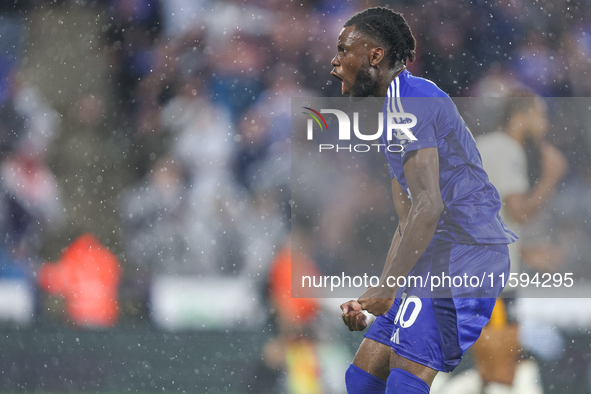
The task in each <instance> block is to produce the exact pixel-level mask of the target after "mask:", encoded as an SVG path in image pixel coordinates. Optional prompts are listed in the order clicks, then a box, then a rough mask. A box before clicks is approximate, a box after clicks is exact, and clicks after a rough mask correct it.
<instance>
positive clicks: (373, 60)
mask: <svg viewBox="0 0 591 394" xmlns="http://www.w3.org/2000/svg"><path fill="white" fill-rule="evenodd" d="M383 58H384V48H382V47H377V48H373V49H372V50H371V51H370V52H369V64H370V65H371V66H372V67H375V66H377V65H378V64H379V63H380V62H381V61H382V59H383Z"/></svg>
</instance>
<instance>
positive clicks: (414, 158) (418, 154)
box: [404, 148, 443, 217]
mask: <svg viewBox="0 0 591 394" xmlns="http://www.w3.org/2000/svg"><path fill="white" fill-rule="evenodd" d="M404 175H405V177H406V183H407V184H408V189H409V190H410V194H411V196H412V199H413V205H414V204H415V203H417V204H418V203H419V202H420V203H421V204H425V205H424V207H425V208H426V209H428V210H429V212H428V213H433V215H436V216H437V217H439V215H440V214H441V211H442V210H443V200H442V198H441V190H440V188H439V154H438V151H437V148H425V149H420V150H417V151H414V152H409V153H408V157H407V158H406V160H405V162H404Z"/></svg>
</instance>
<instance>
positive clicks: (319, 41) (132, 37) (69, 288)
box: [0, 0, 591, 393]
mask: <svg viewBox="0 0 591 394" xmlns="http://www.w3.org/2000/svg"><path fill="white" fill-rule="evenodd" d="M383 4H386V2H380V1H359V2H342V1H334V0H333V1H330V0H326V1H321V0H318V1H312V0H309V1H303V0H302V1H297V2H292V1H279V0H266V1H265V0H259V1H256V0H252V1H245V2H242V1H231V0H227V1H223V0H219V1H206V0H160V1H159V0H111V1H109V0H102V1H88V0H77V1H74V0H53V1H43V0H16V1H14V2H13V1H10V2H1V3H0V13H1V17H0V100H1V101H2V107H1V108H0V135H1V139H0V152H1V156H0V159H1V162H0V174H1V178H0V180H1V182H2V188H1V201H2V205H1V206H0V228H1V229H2V234H3V238H4V242H3V244H2V245H1V246H0V264H1V266H0V285H1V286H0V319H2V328H1V332H0V350H1V356H0V371H1V372H2V373H1V374H0V392H32V391H35V392H54V393H57V392H162V391H173V392H187V393H204V392H232V393H242V392H261V393H263V392H280V391H286V392H298V391H297V388H296V387H295V386H294V385H293V382H294V379H296V381H297V379H303V380H300V382H302V381H305V380H306V379H311V382H310V383H309V384H310V385H312V386H310V387H314V384H315V383H314V379H313V378H310V376H315V374H316V373H318V372H319V371H322V374H323V375H322V379H321V380H322V381H323V382H324V385H325V387H324V391H325V392H327V393H328V392H339V390H342V381H341V379H342V371H344V368H346V365H347V360H350V359H351V356H352V351H353V349H354V348H355V346H356V344H357V342H358V340H359V338H360V335H353V334H349V333H348V332H345V330H344V327H343V326H342V325H341V324H340V323H339V318H338V316H339V313H338V307H336V305H338V303H336V305H335V302H334V300H333V301H332V304H331V300H321V301H319V302H320V304H318V305H316V306H318V308H320V312H318V314H317V315H316V316H312V315H311V316H307V317H306V319H308V320H307V321H306V322H304V323H303V324H301V325H294V324H291V322H290V318H291V317H292V316H289V314H288V315H287V317H283V318H282V317H281V316H280V315H281V308H282V306H281V305H280V304H281V303H280V302H278V301H277V298H281V296H280V295H279V296H278V295H277V293H278V292H279V293H280V292H281V289H277V286H275V287H273V286H269V276H271V277H273V278H275V279H276V277H278V276H281V273H278V271H277V270H279V271H280V269H279V268H277V270H276V271H273V272H272V270H271V266H272V264H273V263H275V267H277V266H281V264H280V263H281V261H280V260H281V257H282V255H281V251H282V250H284V248H285V247H287V246H286V245H287V242H288V241H287V240H288V238H289V236H290V234H289V217H290V209H289V207H290V201H289V199H290V179H289V174H290V167H289V164H290V163H289V154H290V146H289V141H290V133H291V128H290V112H291V108H290V101H289V99H290V97H300V96H340V85H339V84H337V83H334V80H333V79H331V77H330V75H329V72H330V70H331V66H330V60H331V59H332V57H333V56H334V53H335V42H336V37H337V35H338V32H339V31H340V28H341V26H342V24H343V23H344V22H345V21H346V20H347V19H348V18H349V17H350V16H351V15H352V14H353V13H354V12H356V11H358V10H361V9H364V8H366V7H367V6H371V5H383ZM390 5H391V6H392V7H393V8H395V9H396V10H399V11H402V12H403V13H404V15H405V16H406V17H407V19H408V20H409V23H410V25H411V27H412V30H413V33H414V35H415V37H416V38H417V41H418V57H417V60H416V61H415V62H414V63H412V64H411V65H409V69H410V70H411V71H412V72H413V73H415V74H416V75H420V76H424V77H426V78H429V79H431V80H433V81H434V82H435V83H437V84H438V85H439V86H440V87H441V88H442V89H443V90H444V91H446V92H447V93H449V94H450V95H451V96H455V97H482V96H492V97H496V96H503V94H506V92H507V91H508V90H509V88H510V87H514V86H516V85H519V84H523V85H525V86H527V87H529V88H531V89H532V90H534V91H535V92H537V93H538V94H540V95H542V96H545V97H588V96H590V95H591V78H589V75H588V72H589V71H590V70H591V56H590V53H591V3H589V2H588V1H587V2H585V1H573V0H568V1H567V0H564V1H558V0H555V1H549V0H548V1H537V2H534V1H519V0H518V1H508V2H500V3H498V2H487V1H480V0H478V1H471V2H462V3H460V4H458V3H457V2H452V1H446V0H443V1H431V2H423V1H422V2H414V1H399V2H392V3H390ZM568 103H569V102H567V103H566V104H565V105H564V107H571V106H570V105H569V104H568ZM585 106H586V101H583V104H581V108H582V109H583V110H582V112H580V113H578V116H579V118H577V119H579V120H580V121H579V122H578V123H577V124H576V125H571V127H564V128H563V129H560V130H553V131H552V132H551V133H550V135H549V136H548V139H549V140H550V141H551V142H552V143H554V144H555V145H556V146H557V147H558V148H559V149H560V150H561V151H562V152H563V153H565V155H566V157H567V159H568V161H569V172H568V174H567V176H566V177H565V179H564V183H563V185H562V189H561V190H560V191H559V192H558V193H556V197H555V199H554V200H553V201H551V202H550V203H549V204H548V205H547V207H546V208H545V209H546V212H544V213H542V215H541V217H542V219H540V220H542V223H545V226H540V225H539V223H538V227H537V229H536V230H535V231H533V230H532V233H533V234H534V235H532V238H534V239H535V238H536V237H538V239H539V238H540V237H545V238H547V239H549V240H550V243H551V244H552V245H554V246H555V247H556V248H559V249H560V252H558V253H559V255H560V256H561V257H560V259H558V260H560V261H561V269H563V270H570V271H575V272H577V273H578V275H579V276H588V274H589V272H591V269H590V267H591V261H590V257H589V256H591V254H590V253H589V252H590V250H589V248H590V245H591V242H589V241H591V229H589V226H590V223H591V218H590V216H591V215H590V208H591V198H590V197H591V162H590V161H589V153H590V151H589V149H590V146H591V145H590V144H591V130H590V129H591V126H590V122H589V120H591V119H590V117H589V113H585V111H584V110H585V109H587V110H588V108H587V107H585ZM471 126H472V125H471ZM481 131H485V130H481ZM379 159H381V158H379V157H378V158H376V161H375V162H373V161H368V162H367V163H365V164H364V165H362V166H361V167H360V168H357V169H356V170H355V171H347V173H346V174H345V173H344V170H343V171H342V172H341V171H335V169H332V170H330V169H327V170H326V171H320V172H319V173H318V174H317V175H318V179H319V181H318V186H322V187H324V188H326V190H327V191H326V193H325V194H326V195H327V196H329V197H331V198H320V197H318V199H317V200H316V201H315V204H317V206H318V207H319V208H318V212H321V217H320V218H319V219H315V220H316V221H315V220H311V221H310V222H306V223H305V224H304V225H305V226H307V228H309V229H310V231H312V232H314V234H315V235H314V237H313V241H314V242H310V240H309V237H308V239H307V240H302V238H306V237H302V234H293V235H292V237H291V240H292V242H293V241H294V239H295V240H296V241H298V242H301V243H302V244H306V245H307V247H308V252H309V258H310V261H313V262H314V265H315V266H314V267H312V268H310V269H315V270H318V271H319V272H322V273H325V274H331V273H333V272H340V271H341V270H343V269H345V270H346V269H347V267H355V266H356V265H357V264H358V262H359V261H360V260H364V261H373V262H375V263H372V264H371V266H372V267H373V268H372V269H374V270H378V271H379V270H380V265H381V261H382V259H383V256H384V255H385V253H386V250H387V245H388V243H389V239H390V238H391V236H392V231H393V230H394V228H395V220H396V219H395V214H394V212H393V208H392V207H391V200H390V197H389V195H388V193H389V192H388V188H389V187H388V179H387V173H386V171H385V169H384V167H383V163H382V162H381V161H379ZM376 168H379V170H376ZM337 170H338V168H337ZM359 184H363V185H365V190H370V192H367V193H361V192H357V193H353V194H346V195H347V198H342V196H343V195H344V194H343V191H345V190H349V189H348V188H350V187H351V185H359ZM329 192H330V193H329ZM339 197H341V198H339ZM335 201H337V202H335ZM557 209H558V210H559V211H560V212H561V216H560V218H559V219H556V218H553V217H552V212H556V210H557ZM588 219H589V220H588ZM544 220H546V221H545V222H544ZM553 220H557V221H553ZM548 223H551V224H548ZM318 228H322V231H317V229H318ZM540 228H545V229H546V230H547V231H546V232H541V231H540V230H539V229H540ZM83 234H94V236H95V237H96V241H98V242H100V243H101V244H102V245H104V247H106V248H108V250H110V251H111V252H112V254H113V256H110V257H114V258H116V261H117V264H118V265H119V267H120V270H118V269H116V268H113V266H109V267H107V268H105V267H104V266H101V268H96V267H95V268H96V270H97V272H98V271H100V270H102V269H107V270H110V271H109V272H110V273H111V275H110V276H109V277H110V278H116V279H117V280H115V281H112V280H111V281H109V280H108V279H105V278H104V276H100V275H96V272H94V273H93V272H91V271H90V270H86V271H85V270H84V269H79V267H78V268H76V267H74V268H72V267H71V266H70V268H67V265H66V264H65V258H64V257H63V256H62V253H63V249H64V248H65V247H66V246H68V245H70V244H71V243H72V242H73V241H75V240H77V239H78V237H80V236H81V235H83ZM87 240H88V239H87ZM89 242H95V241H94V240H92V239H90V241H89ZM532 242H533V241H532ZM93 245H96V244H93ZM375 245H378V246H375ZM104 247H102V248H99V249H101V250H105V248H104ZM82 249H84V247H81V250H82ZM71 250H73V248H71ZM88 250H93V249H92V248H90V249H89V248H86V249H84V250H82V251H81V252H80V253H87V252H88ZM94 250H96V247H95V249H94ZM88 253H90V252H88ZM88 258H90V257H88ZM98 260H100V259H97V261H98ZM47 261H49V262H52V263H57V262H58V261H59V263H60V264H62V265H63V267H64V270H66V269H71V270H73V271H68V273H67V274H64V275H65V276H66V277H67V279H64V281H65V282H64V283H65V284H64V283H62V285H61V286H62V288H61V289H60V288H59V287H60V286H58V285H57V284H56V283H55V282H52V281H51V278H55V277H57V275H56V274H55V272H54V273H53V275H52V274H51V273H49V274H48V273H47V270H46V271H44V270H43V269H42V267H43V266H44V264H45V266H46V267H47V264H46V262H47ZM101 261H103V260H101ZM109 261H111V260H109ZM111 262H112V261H111ZM310 265H312V263H310ZM548 269H550V270H553V269H554V268H552V267H549V268H548ZM274 275H275V276H274ZM97 281H98V282H99V283H100V286H98V289H99V290H96V291H95V293H93V294H91V295H89V296H88V297H86V298H85V301H84V302H85V303H84V302H81V301H80V300H79V299H78V298H81V297H79V296H78V295H76V294H75V293H76V291H80V290H81V289H88V288H89V286H90V287H92V286H95V285H96V283H97ZM93 288H94V289H96V288H97V287H96V286H95V287H93ZM73 289H74V290H73ZM101 289H102V290H101ZM105 289H107V290H105ZM109 289H110V290H109ZM113 289H114V290H113ZM108 291H115V292H116V294H117V298H118V303H117V306H116V309H113V308H114V305H113V304H112V303H110V302H109V301H108V300H109V297H106V296H105V294H107V295H108V294H110V293H108ZM62 293H63V295H65V296H62ZM79 294H81V293H79ZM269 294H271V296H269ZM105 297H106V298H105ZM274 297H275V299H274ZM105 300H106V301H105ZM74 304H75V305H74ZM72 305H74V306H72ZM287 308H289V305H288V306H287ZM88 311H91V312H92V313H93V314H94V315H95V316H102V318H100V319H97V320H96V321H89V319H88V318H87V317H88V315H86V314H85V313H91V312H88ZM577 318H578V319H577V324H575V325H573V326H572V327H571V329H569V328H568V327H564V326H561V327H555V329H554V330H553V331H552V333H550V334H548V335H545V336H543V335H542V336H541V338H544V340H545V342H544V343H541V345H544V346H540V347H541V348H543V351H540V354H537V355H536V356H537V357H538V358H539V360H540V365H541V370H542V373H543V382H544V386H545V388H546V391H547V392H555V393H560V392H570V393H573V392H576V393H585V392H589V391H590V386H591V374H590V373H589V371H590V370H591V363H590V362H591V360H590V358H591V352H590V351H589V348H590V346H591V335H590V334H589V325H590V324H591V323H590V322H591V314H584V313H581V314H579V315H578V316H577ZM282 319H283V320H282ZM306 319H304V320H306ZM581 322H582V323H581ZM286 338H291V339H293V338H300V342H298V343H299V344H300V345H302V347H301V349H299V348H296V349H295V350H294V349H293V348H292V352H291V353H289V352H287V353H288V354H280V353H281V351H280V350H278V349H281V346H280V344H281V343H282V342H281V341H282V340H288V339H286ZM301 338H304V339H301ZM291 339H289V340H291ZM314 346H316V347H317V352H316V354H315V355H310V354H308V353H306V351H305V349H309V348H310V347H314ZM298 349H299V350H298ZM302 349H303V350H302ZM277 354H280V356H277ZM286 359H287V362H285V360H286ZM310 360H312V361H313V362H311V361H310ZM298 362H299V363H301V364H298ZM314 363H317V365H315V364H314ZM469 364H470V361H469V359H468V360H467V361H466V362H465V363H464V366H463V368H468V367H469ZM294 365H296V366H297V365H307V366H309V365H315V367H314V368H315V369H314V368H313V370H312V371H305V370H304V371H301V370H300V369H298V368H294V367H293V366H294ZM343 366H344V367H343ZM289 368H292V369H291V375H289V374H287V375H286V372H285V370H286V369H288V370H289ZM304 369H305V368H304ZM294 370H295V371H296V372H294ZM304 392H305V391H304ZM308 392H313V391H308Z"/></svg>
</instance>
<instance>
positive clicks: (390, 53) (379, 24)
mask: <svg viewBox="0 0 591 394" xmlns="http://www.w3.org/2000/svg"><path fill="white" fill-rule="evenodd" d="M349 26H355V30H359V31H360V32H361V33H363V34H366V35H367V36H369V37H372V38H374V39H376V40H377V41H378V42H379V43H380V44H381V45H383V46H384V48H385V49H386V56H387V57H388V60H389V62H390V65H391V66H394V64H395V63H396V62H398V61H399V62H402V63H403V64H406V60H407V59H408V60H410V61H411V63H412V62H413V61H414V60H415V48H416V41H415V38H414V37H413V35H412V32H411V31H410V26H409V25H408V23H407V22H406V20H405V19H404V17H403V16H402V14H401V13H399V12H395V11H392V10H391V9H389V8H386V7H373V8H368V9H366V10H365V11H361V12H358V13H357V14H355V15H353V16H352V17H351V19H349V20H348V21H347V23H345V27H349Z"/></svg>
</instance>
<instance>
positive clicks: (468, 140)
mask: <svg viewBox="0 0 591 394" xmlns="http://www.w3.org/2000/svg"><path fill="white" fill-rule="evenodd" d="M383 112H384V122H386V123H387V117H388V116H394V118H395V123H397V124H400V123H407V124H414V122H415V121H416V125H415V126H414V127H412V128H410V129H409V130H410V131H412V135H413V137H414V138H415V139H416V140H414V141H413V140H411V137H410V136H409V135H408V133H404V132H401V131H400V130H394V131H393V132H392V133H391V137H392V139H391V140H390V141H388V133H383V134H382V137H381V141H380V143H382V144H386V145H395V148H393V149H390V150H388V149H386V150H384V156H385V157H386V161H387V163H388V166H389V170H390V175H391V176H392V177H393V178H396V179H397V180H398V182H399V183H400V185H401V186H402V188H403V189H404V190H405V191H406V192H407V194H409V196H410V197H411V199H412V193H410V192H409V190H408V184H407V182H406V177H405V175H404V163H405V160H406V159H407V158H408V156H409V154H411V153H410V152H412V151H415V150H419V149H424V148H437V152H438V156H439V178H440V182H439V183H440V190H441V197H442V199H443V202H444V204H445V209H444V212H443V214H442V216H441V220H440V222H439V225H438V227H437V230H436V233H435V237H434V238H439V239H443V240H447V241H451V242H458V243H471V244H475V243H511V242H513V241H514V240H515V239H516V237H515V234H513V233H511V232H510V231H508V230H507V228H506V226H505V225H504V223H502V220H501V219H500V217H498V211H499V209H500V206H501V202H500V198H499V196H498V193H497V192H496V190H495V188H494V187H493V186H492V184H491V183H490V182H489V181H488V177H487V175H486V172H485V171H484V170H483V168H482V162H481V159H480V154H479V152H478V149H477V148H476V143H475V141H474V138H473V137H472V134H471V133H470V130H469V129H468V127H467V126H466V124H465V122H464V120H463V119H462V117H461V116H460V114H459V112H458V110H457V108H456V106H455V104H454V103H453V102H452V100H451V99H450V98H449V97H448V96H447V95H446V94H445V93H444V92H442V91H441V90H440V89H439V88H437V86H436V85H435V84H433V83H432V82H430V81H427V80H424V79H422V78H416V77H413V76H412V75H411V74H410V73H408V71H403V72H402V73H401V74H400V75H399V76H398V77H397V78H396V79H395V80H394V81H393V82H392V84H391V86H390V88H389V90H388V97H387V98H386V100H385V102H384V107H383ZM412 116H414V118H413V117H412ZM385 126H386V125H385ZM385 130H387V128H386V127H385Z"/></svg>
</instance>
